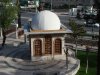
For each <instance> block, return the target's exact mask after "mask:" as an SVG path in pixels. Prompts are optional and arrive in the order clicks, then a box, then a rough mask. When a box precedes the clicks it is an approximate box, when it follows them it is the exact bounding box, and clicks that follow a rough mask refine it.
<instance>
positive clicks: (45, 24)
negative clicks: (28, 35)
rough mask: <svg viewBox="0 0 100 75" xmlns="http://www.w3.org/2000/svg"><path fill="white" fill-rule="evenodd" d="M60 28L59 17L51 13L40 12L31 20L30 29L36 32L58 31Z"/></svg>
mask: <svg viewBox="0 0 100 75" xmlns="http://www.w3.org/2000/svg"><path fill="white" fill-rule="evenodd" d="M60 26H61V23H60V19H59V17H58V16H57V15H56V14H55V13H53V12H51V11H47V10H44V11H41V12H39V13H37V14H36V15H35V16H34V17H33V19H32V28H33V29H36V30H59V29H60Z"/></svg>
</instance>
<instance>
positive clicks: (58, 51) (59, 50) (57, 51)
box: [55, 38, 62, 54]
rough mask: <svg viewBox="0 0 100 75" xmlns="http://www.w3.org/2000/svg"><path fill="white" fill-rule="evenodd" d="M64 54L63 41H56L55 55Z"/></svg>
mask: <svg viewBox="0 0 100 75" xmlns="http://www.w3.org/2000/svg"><path fill="white" fill-rule="evenodd" d="M61 53H62V43H61V39H59V38H58V39H55V54H61Z"/></svg>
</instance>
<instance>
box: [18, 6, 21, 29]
mask: <svg viewBox="0 0 100 75" xmlns="http://www.w3.org/2000/svg"><path fill="white" fill-rule="evenodd" d="M18 28H21V13H20V6H19V11H18Z"/></svg>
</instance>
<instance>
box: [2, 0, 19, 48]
mask: <svg viewBox="0 0 100 75" xmlns="http://www.w3.org/2000/svg"><path fill="white" fill-rule="evenodd" d="M11 2H12V0H0V27H1V28H2V35H3V42H2V47H3V46H4V45H5V41H6V30H7V29H8V28H9V26H10V25H11V23H12V21H13V20H14V19H15V18H16V17H17V16H16V12H17V8H16V6H15V5H13V4H12V3H11Z"/></svg>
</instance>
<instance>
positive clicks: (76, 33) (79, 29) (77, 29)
mask: <svg viewBox="0 0 100 75" xmlns="http://www.w3.org/2000/svg"><path fill="white" fill-rule="evenodd" d="M69 25H70V27H71V30H72V32H73V33H72V35H73V37H74V38H76V37H77V36H79V35H83V34H85V32H86V31H85V30H84V29H83V27H82V26H80V25H78V24H77V23H76V22H75V21H74V20H70V21H69Z"/></svg>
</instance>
